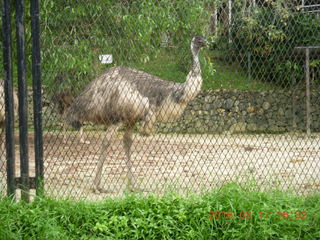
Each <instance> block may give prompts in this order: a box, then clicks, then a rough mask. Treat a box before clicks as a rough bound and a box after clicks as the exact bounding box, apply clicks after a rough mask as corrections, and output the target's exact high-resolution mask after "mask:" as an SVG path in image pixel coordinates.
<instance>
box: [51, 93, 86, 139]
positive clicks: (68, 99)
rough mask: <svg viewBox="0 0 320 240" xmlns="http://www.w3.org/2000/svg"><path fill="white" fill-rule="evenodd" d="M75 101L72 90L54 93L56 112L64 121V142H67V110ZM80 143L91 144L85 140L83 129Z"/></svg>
mask: <svg viewBox="0 0 320 240" xmlns="http://www.w3.org/2000/svg"><path fill="white" fill-rule="evenodd" d="M74 100H75V94H74V93H73V92H72V91H70V90H63V91H59V92H56V93H54V95H53V96H52V102H53V104H54V105H55V108H56V111H57V112H58V114H59V115H61V116H62V119H63V123H62V124H63V125H62V129H63V141H65V140H66V135H65V133H66V128H67V126H66V123H65V119H66V115H67V110H68V108H69V107H70V106H71V104H72V103H73V101H74ZM80 143H89V142H88V141H85V140H84V138H83V128H82V127H81V128H80Z"/></svg>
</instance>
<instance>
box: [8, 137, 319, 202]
mask: <svg viewBox="0 0 320 240" xmlns="http://www.w3.org/2000/svg"><path fill="white" fill-rule="evenodd" d="M79 139H80V138H79V136H78V135H76V134H72V135H71V134H70V135H66V136H63V135H62V134H61V133H59V134H58V133H57V134H54V133H46V134H45V136H44V161H45V162H44V165H45V188H46V192H47V193H48V194H49V195H52V196H55V197H62V198H64V197H72V198H75V199H90V200H99V199H102V198H103V197H104V196H122V195H123V194H124V192H125V191H126V186H127V184H126V183H127V178H126V173H127V169H126V163H125V154H124V150H123V147H122V135H121V133H119V134H118V135H117V136H116V138H115V139H113V142H112V147H110V151H109V153H108V157H107V159H106V161H105V164H104V169H103V178H102V184H101V185H103V186H104V187H105V188H106V189H109V190H110V193H101V194H97V193H94V192H93V191H92V182H93V177H94V174H95V168H96V165H97V162H98V158H99V156H100V145H101V139H102V132H101V133H95V134H89V133H87V135H85V139H86V141H87V142H86V143H81V142H80V141H79ZM319 140H320V135H319V134H314V135H312V136H310V137H306V136H305V135H301V134H300V135H298V134H279V135H262V134H260V135H253V134H250V135H177V134H172V135H168V134H166V135H164V134H157V135H154V136H150V137H142V136H139V135H134V142H133V145H132V155H131V157H132V162H133V166H134V176H135V177H136V180H137V181H136V188H137V189H139V190H140V191H142V192H143V193H145V194H148V193H157V194H162V193H164V192H167V191H175V192H179V193H182V194H186V193H188V192H200V191H206V190H210V189H214V188H218V187H220V186H221V185H223V184H226V183H229V182H241V183H248V182H250V183H253V184H255V185H256V186H258V188H259V189H260V190H262V191H263V190H268V189H270V188H279V189H281V190H288V189H289V190H290V189H292V190H294V191H296V192H298V193H300V194H308V193H313V192H316V191H318V190H319V189H320V149H319V145H320V144H319ZM29 142H30V143H31V144H30V149H29V154H30V158H31V162H30V169H31V176H34V156H33V155H34V150H33V138H32V136H30V139H29ZM16 148H17V154H18V151H19V149H18V148H19V146H16ZM17 167H18V168H19V163H17ZM16 172H17V175H19V169H17V170H16ZM2 180H4V179H2ZM2 185H3V184H2Z"/></svg>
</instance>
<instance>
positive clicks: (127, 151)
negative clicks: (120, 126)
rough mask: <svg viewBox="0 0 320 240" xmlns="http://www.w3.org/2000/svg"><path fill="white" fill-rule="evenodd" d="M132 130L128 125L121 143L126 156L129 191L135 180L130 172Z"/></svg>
mask: <svg viewBox="0 0 320 240" xmlns="http://www.w3.org/2000/svg"><path fill="white" fill-rule="evenodd" d="M132 131H133V128H132V127H128V129H127V130H126V132H125V134H124V136H123V145H124V150H125V154H126V157H127V159H126V165H127V169H128V172H127V178H128V188H129V190H130V191H133V190H134V186H135V180H134V176H133V173H132V162H131V151H130V150H131V146H132Z"/></svg>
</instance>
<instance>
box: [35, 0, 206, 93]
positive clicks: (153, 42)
mask: <svg viewBox="0 0 320 240" xmlns="http://www.w3.org/2000/svg"><path fill="white" fill-rule="evenodd" d="M206 2H207V1H183V0H176V1H168V0H157V1H154V0H142V1H103V0H99V1H93V0H90V1H78V2H77V3H76V4H75V2H74V1H63V3H61V2H59V1H51V0H43V1H41V5H42V6H41V28H42V41H43V43H42V57H43V67H42V69H43V72H44V73H45V74H43V78H44V83H45V84H46V85H49V86H50V85H51V86H52V85H53V83H54V82H55V80H54V79H55V78H56V77H57V75H59V76H61V75H63V76H65V77H64V81H65V83H66V84H65V85H66V86H68V87H69V88H73V90H76V89H79V88H80V89H81V88H82V86H83V85H85V84H87V83H88V81H90V80H91V79H92V78H93V77H94V76H97V75H98V74H99V73H100V72H102V71H104V70H105V68H106V66H102V65H101V64H100V63H99V61H98V55H99V54H104V53H109V54H113V57H114V65H134V64H139V63H142V64H146V63H148V62H149V61H150V60H152V59H154V58H156V57H157V56H158V55H159V54H160V51H162V50H169V51H174V52H175V55H176V56H179V59H178V60H177V62H178V63H179V64H180V66H181V68H182V69H184V70H185V68H186V65H188V63H189V59H191V57H189V56H190V50H189V44H190V40H191V37H192V36H193V35H194V34H204V33H205V28H206V23H207V22H208V19H209V17H210V14H209V12H208V11H207V10H206V8H205V3H206ZM160 68H161V66H159V70H158V71H161V69H160ZM62 88H64V87H62Z"/></svg>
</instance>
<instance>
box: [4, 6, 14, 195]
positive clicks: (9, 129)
mask: <svg viewBox="0 0 320 240" xmlns="http://www.w3.org/2000/svg"><path fill="white" fill-rule="evenodd" d="M2 10H3V11H2V14H3V15H2V39H3V67H4V75H5V81H4V91H5V109H6V119H5V125H6V155H7V194H8V195H9V196H12V197H14V196H15V154H14V105H13V83H12V59H11V21H10V19H11V11H10V1H9V0H4V1H3V9H2Z"/></svg>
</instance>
